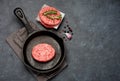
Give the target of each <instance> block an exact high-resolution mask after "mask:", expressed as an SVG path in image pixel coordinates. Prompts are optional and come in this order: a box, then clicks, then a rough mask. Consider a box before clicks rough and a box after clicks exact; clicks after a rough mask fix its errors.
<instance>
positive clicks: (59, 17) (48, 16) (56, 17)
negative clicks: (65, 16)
mask: <svg viewBox="0 0 120 81" xmlns="http://www.w3.org/2000/svg"><path fill="white" fill-rule="evenodd" d="M46 17H47V18H49V19H52V20H54V19H61V18H62V16H61V15H59V16H54V17H53V16H50V15H47V16H46Z"/></svg>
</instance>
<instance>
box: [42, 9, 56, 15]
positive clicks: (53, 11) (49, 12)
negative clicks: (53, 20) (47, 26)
mask: <svg viewBox="0 0 120 81" xmlns="http://www.w3.org/2000/svg"><path fill="white" fill-rule="evenodd" d="M52 14H57V11H55V10H49V11H46V12H44V13H43V15H44V16H47V15H52Z"/></svg>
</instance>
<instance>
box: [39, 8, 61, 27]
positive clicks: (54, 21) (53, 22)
mask: <svg viewBox="0 0 120 81" xmlns="http://www.w3.org/2000/svg"><path fill="white" fill-rule="evenodd" d="M50 10H54V11H56V14H51V15H48V16H49V17H53V18H54V17H56V16H61V15H60V11H58V10H57V9H55V8H54V7H50V6H46V7H44V8H42V9H41V10H40V12H39V18H40V19H41V22H42V24H43V25H46V26H47V27H50V28H51V27H54V26H56V25H58V24H60V22H61V18H60V19H50V18H49V17H48V16H45V15H44V13H45V12H46V11H50Z"/></svg>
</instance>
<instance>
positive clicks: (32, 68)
mask: <svg viewBox="0 0 120 81" xmlns="http://www.w3.org/2000/svg"><path fill="white" fill-rule="evenodd" d="M38 32H48V33H52V34H54V35H55V36H57V37H58V38H59V39H60V41H61V42H60V43H62V47H63V48H61V46H60V48H61V50H63V54H61V55H62V56H61V57H60V60H59V61H58V63H57V64H56V65H55V66H54V67H52V68H50V69H46V70H40V69H37V68H35V67H33V66H31V65H30V64H29V63H27V62H26V57H25V55H24V50H26V49H24V48H25V46H26V45H25V44H26V42H27V40H28V39H29V38H30V37H31V36H32V35H33V34H35V33H38ZM55 40H56V39H55ZM56 41H57V40H56ZM57 42H58V41H57ZM60 43H59V44H60ZM22 52H23V58H24V64H25V66H27V67H28V68H30V69H31V70H33V71H35V72H39V73H48V72H52V71H54V70H56V69H57V68H59V67H60V66H61V65H62V63H63V61H64V60H65V52H66V51H65V45H64V41H63V39H62V38H61V37H60V36H58V35H57V34H55V33H54V32H51V31H46V30H40V31H34V32H32V33H31V34H29V35H28V37H27V38H26V40H25V42H24V45H23V50H22Z"/></svg>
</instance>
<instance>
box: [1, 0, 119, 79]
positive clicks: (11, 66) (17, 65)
mask: <svg viewBox="0 0 120 81" xmlns="http://www.w3.org/2000/svg"><path fill="white" fill-rule="evenodd" d="M43 4H48V5H51V6H54V7H56V8H58V9H59V10H61V11H62V12H64V13H65V14H66V16H65V20H68V21H69V25H70V26H71V27H72V29H73V31H74V35H73V39H72V40H71V41H67V42H65V44H66V46H67V51H68V53H67V61H68V64H69V66H68V68H66V69H65V70H64V71H62V72H61V73H60V74H59V75H58V76H56V77H55V78H53V79H52V80H51V81H120V46H119V45H120V0H0V81H36V79H35V78H34V77H33V76H32V75H31V74H30V73H29V72H28V71H27V70H26V68H25V67H24V65H23V64H22V63H21V61H20V60H19V59H18V57H17V56H16V55H15V54H14V51H13V50H12V49H11V48H10V47H9V45H8V44H7V43H6V41H5V39H6V37H8V36H9V35H10V34H11V33H12V32H14V31H16V30H18V29H20V28H21V26H23V25H22V24H21V23H20V22H19V21H18V20H17V19H16V17H15V16H14V14H13V10H14V8H16V7H18V6H19V7H21V8H23V10H24V12H25V14H26V16H27V17H28V19H29V20H31V21H33V22H34V23H36V24H37V26H38V27H39V26H40V24H39V23H37V22H36V21H35V17H36V15H37V13H38V11H39V9H40V8H41V7H42V5H43ZM63 26H64V22H63V24H62V25H61V27H60V28H63ZM41 29H44V28H41Z"/></svg>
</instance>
